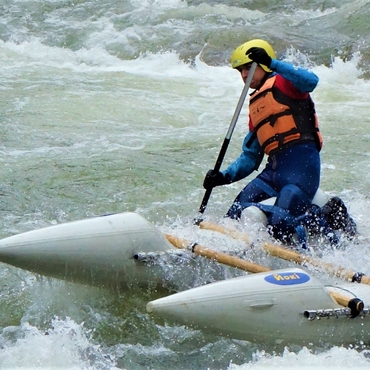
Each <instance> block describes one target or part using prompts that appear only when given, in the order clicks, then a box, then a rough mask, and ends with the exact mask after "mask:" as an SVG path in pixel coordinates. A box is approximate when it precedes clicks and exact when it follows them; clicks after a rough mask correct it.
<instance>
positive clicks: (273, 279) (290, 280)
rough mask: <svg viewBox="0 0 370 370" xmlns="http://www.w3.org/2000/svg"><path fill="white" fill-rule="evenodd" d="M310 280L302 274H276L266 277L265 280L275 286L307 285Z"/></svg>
mask: <svg viewBox="0 0 370 370" xmlns="http://www.w3.org/2000/svg"><path fill="white" fill-rule="evenodd" d="M310 279H311V278H310V276H309V275H307V274H305V273H304V272H277V273H275V274H271V275H267V276H266V277H265V280H266V281H267V282H268V283H271V284H276V285H297V284H304V283H307V281H309V280H310Z"/></svg>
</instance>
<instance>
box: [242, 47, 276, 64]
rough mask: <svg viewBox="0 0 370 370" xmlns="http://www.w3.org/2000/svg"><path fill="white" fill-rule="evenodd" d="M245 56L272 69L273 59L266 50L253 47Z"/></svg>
mask: <svg viewBox="0 0 370 370" xmlns="http://www.w3.org/2000/svg"><path fill="white" fill-rule="evenodd" d="M245 54H246V55H248V57H249V58H250V59H251V60H253V62H256V63H257V64H263V65H264V66H266V67H270V64H271V57H270V56H269V55H268V54H267V53H266V51H265V49H262V48H258V47H253V48H250V49H248V50H247V51H246V53H245Z"/></svg>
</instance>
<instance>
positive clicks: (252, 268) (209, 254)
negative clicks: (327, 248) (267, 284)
mask: <svg viewBox="0 0 370 370" xmlns="http://www.w3.org/2000/svg"><path fill="white" fill-rule="evenodd" d="M164 236H165V238H166V239H167V240H168V241H169V242H170V243H171V244H172V245H173V246H174V247H176V248H179V249H191V251H192V252H193V253H195V254H196V255H198V256H202V257H206V258H209V259H211V260H214V261H216V262H218V263H222V264H224V265H227V266H231V267H235V268H239V269H241V270H244V271H247V272H250V273H259V272H267V271H271V269H270V268H268V267H265V266H262V265H258V264H256V263H252V262H248V261H246V260H243V259H241V258H238V257H234V256H230V255H228V254H226V253H222V252H217V251H215V250H212V249H209V248H206V247H203V246H201V245H199V244H193V245H191V244H190V243H189V242H188V241H186V240H184V239H180V238H178V237H176V236H174V235H168V234H164ZM189 247H190V248H189ZM329 294H330V295H331V296H332V298H333V299H334V300H335V301H336V302H337V303H338V304H340V305H342V306H345V307H350V308H351V309H355V310H357V311H358V312H360V311H362V309H363V307H364V304H363V302H362V301H361V300H357V301H356V302H355V307H352V306H353V305H354V303H353V297H352V298H348V297H346V296H344V295H342V294H340V293H336V292H329Z"/></svg>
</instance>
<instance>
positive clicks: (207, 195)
mask: <svg viewBox="0 0 370 370" xmlns="http://www.w3.org/2000/svg"><path fill="white" fill-rule="evenodd" d="M256 67H257V63H254V62H253V63H252V66H251V69H250V71H249V73H248V77H247V79H246V80H245V84H244V88H243V91H242V93H241V95H240V98H239V102H238V105H237V106H236V109H235V112H234V115H233V118H232V120H231V122H230V126H229V129H228V131H227V133H226V136H225V139H224V142H223V143H222V147H221V150H220V153H219V154H218V158H217V160H216V164H215V167H214V171H219V170H220V168H221V164H222V161H223V160H224V157H225V154H226V150H227V148H228V146H229V143H230V139H231V136H232V134H233V131H234V128H235V125H236V122H237V120H238V118H239V115H240V111H241V109H242V107H243V104H244V101H245V98H246V96H247V93H248V90H249V86H250V84H251V81H252V78H253V75H254V72H255V70H256ZM211 193H212V188H211V189H207V190H206V192H205V194H204V197H203V200H202V203H201V205H200V207H199V213H200V214H203V213H204V211H205V210H206V207H207V204H208V200H209V198H210V196H211ZM201 221H202V220H201V219H200V218H199V217H198V218H196V219H195V224H199V222H201Z"/></svg>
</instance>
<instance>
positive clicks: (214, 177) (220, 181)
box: [203, 170, 230, 190]
mask: <svg viewBox="0 0 370 370" xmlns="http://www.w3.org/2000/svg"><path fill="white" fill-rule="evenodd" d="M226 184H230V178H229V177H228V176H224V175H223V173H222V172H220V171H215V170H209V171H208V172H207V175H206V177H205V178H204V182H203V187H204V189H207V190H208V189H212V188H214V187H215V186H220V185H226Z"/></svg>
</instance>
